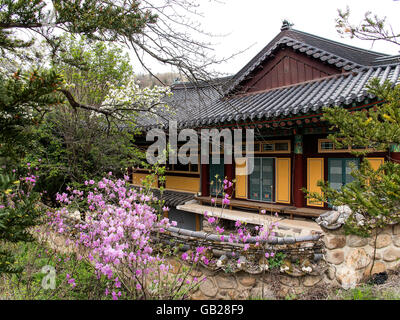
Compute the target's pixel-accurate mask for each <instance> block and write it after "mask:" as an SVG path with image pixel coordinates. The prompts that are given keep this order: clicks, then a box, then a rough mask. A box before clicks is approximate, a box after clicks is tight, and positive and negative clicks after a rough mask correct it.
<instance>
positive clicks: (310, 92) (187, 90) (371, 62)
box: [140, 29, 400, 128]
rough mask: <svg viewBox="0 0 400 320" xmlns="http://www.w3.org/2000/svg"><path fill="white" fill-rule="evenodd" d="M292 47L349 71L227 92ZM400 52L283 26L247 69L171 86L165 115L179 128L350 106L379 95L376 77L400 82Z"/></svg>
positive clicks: (148, 124) (155, 123) (161, 123)
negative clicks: (372, 88) (374, 89)
mask: <svg viewBox="0 0 400 320" xmlns="http://www.w3.org/2000/svg"><path fill="white" fill-rule="evenodd" d="M281 45H284V46H288V47H292V48H294V49H295V50H299V51H301V52H304V53H305V54H307V55H311V56H313V57H314V58H317V59H320V60H322V61H325V62H327V63H329V64H334V65H336V66H338V67H342V68H344V69H345V70H348V71H347V72H346V73H340V74H336V75H332V76H328V77H324V78H320V79H315V80H311V81H307V82H303V83H297V84H292V85H289V86H286V87H279V88H273V89H269V90H266V91H259V92H253V93H248V94H245V95H232V96H229V95H227V93H228V92H231V91H232V90H233V88H235V86H236V85H237V84H238V83H240V82H241V81H242V80H243V79H244V78H245V77H246V76H247V75H248V74H249V73H251V72H252V70H254V68H256V67H257V65H259V64H260V63H262V61H264V59H266V58H267V57H268V56H269V55H270V54H271V53H272V52H273V51H274V50H275V48H277V46H281ZM399 76H400V56H389V55H386V54H382V53H377V52H373V51H369V50H364V49H360V48H356V47H352V46H348V45H345V44H341V43H338V42H335V41H331V40H328V39H324V38H321V37H317V36H314V35H310V34H307V33H304V32H301V31H297V30H293V29H287V30H283V31H281V32H280V33H279V34H278V36H277V37H275V39H274V40H272V41H271V42H270V43H269V44H268V45H267V46H266V47H265V48H264V49H263V50H261V51H260V53H259V54H258V55H256V56H255V57H254V58H253V59H252V60H251V61H250V62H249V63H248V64H247V65H246V66H245V67H244V68H242V70H240V71H239V72H238V73H237V74H236V75H235V76H233V77H231V78H224V79H218V80H217V81H215V82H214V83H212V84H211V85H207V84H203V85H200V86H198V85H197V86H194V85H190V84H188V83H180V84H178V85H175V86H173V87H172V91H173V93H174V95H173V96H172V97H171V98H169V100H167V101H166V102H167V103H168V104H169V105H170V106H171V111H172V112H171V113H166V114H165V118H167V119H169V120H177V122H178V127H179V128H196V127H197V128H198V127H205V126H210V125H215V124H217V123H224V122H225V123H226V122H231V123H232V122H233V123H235V122H243V121H257V120H272V119H274V118H282V117H285V118H288V117H291V116H295V115H302V114H307V113H312V112H316V111H318V110H320V109H321V108H322V107H323V106H334V105H343V106H344V105H348V104H351V103H353V102H362V101H363V100H365V99H366V98H370V99H372V98H374V97H373V96H372V95H371V94H370V93H368V92H367V84H368V82H369V81H370V80H371V79H373V78H379V79H380V81H381V82H383V81H385V80H389V81H391V82H392V83H394V84H398V83H399V82H400V79H399ZM140 124H141V125H142V126H143V127H146V128H152V127H156V126H159V127H160V126H162V127H164V128H166V127H168V123H167V122H166V121H165V119H158V120H157V121H155V120H154V119H150V118H146V119H144V120H143V121H142V120H140Z"/></svg>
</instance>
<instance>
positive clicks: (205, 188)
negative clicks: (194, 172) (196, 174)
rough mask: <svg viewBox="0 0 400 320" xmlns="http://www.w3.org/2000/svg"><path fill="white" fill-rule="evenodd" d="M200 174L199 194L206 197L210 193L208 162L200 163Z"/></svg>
mask: <svg viewBox="0 0 400 320" xmlns="http://www.w3.org/2000/svg"><path fill="white" fill-rule="evenodd" d="M200 175H201V196H202V197H208V196H209V195H210V172H209V166H208V164H201V165H200Z"/></svg>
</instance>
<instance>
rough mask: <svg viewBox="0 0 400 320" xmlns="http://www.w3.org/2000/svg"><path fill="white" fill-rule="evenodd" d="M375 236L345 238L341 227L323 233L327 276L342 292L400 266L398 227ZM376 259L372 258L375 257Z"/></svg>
mask: <svg viewBox="0 0 400 320" xmlns="http://www.w3.org/2000/svg"><path fill="white" fill-rule="evenodd" d="M377 234H378V235H377V237H375V236H372V237H369V238H362V237H359V236H355V235H347V236H346V235H345V234H344V231H343V229H342V228H340V229H338V230H325V236H324V243H325V247H326V255H325V259H326V261H327V262H328V263H329V264H330V268H329V269H328V276H329V278H330V280H332V281H333V282H337V284H339V285H340V286H342V287H343V288H344V289H348V288H353V287H355V286H356V285H357V284H358V283H360V282H362V281H365V280H366V279H367V278H369V277H370V276H371V275H374V274H377V273H381V272H385V271H389V270H396V269H397V268H398V267H399V265H400V260H399V259H400V225H395V226H388V227H386V228H384V229H383V230H378V231H377ZM374 257H375V258H374Z"/></svg>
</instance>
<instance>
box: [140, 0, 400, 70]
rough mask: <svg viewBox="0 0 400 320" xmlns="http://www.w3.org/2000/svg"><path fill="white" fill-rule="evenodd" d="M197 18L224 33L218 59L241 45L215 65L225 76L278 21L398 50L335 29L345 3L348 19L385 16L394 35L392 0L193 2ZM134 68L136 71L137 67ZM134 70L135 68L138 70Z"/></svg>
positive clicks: (398, 24) (396, 10)
mask: <svg viewBox="0 0 400 320" xmlns="http://www.w3.org/2000/svg"><path fill="white" fill-rule="evenodd" d="M198 1H199V4H200V7H199V11H200V12H202V13H203V18H199V19H198V21H199V22H200V23H201V25H202V28H203V29H204V30H205V31H209V32H211V33H214V34H225V35H226V36H224V37H218V38H214V39H213V40H212V41H213V42H214V43H215V45H214V46H213V48H214V53H215V54H216V55H217V56H219V57H227V56H230V55H231V54H232V53H234V52H239V51H241V50H244V49H246V48H249V47H250V48H249V49H247V50H246V51H245V52H244V53H242V54H240V55H239V56H236V57H235V58H233V59H231V60H230V61H229V62H228V63H225V64H221V65H216V66H215V70H216V71H218V72H222V73H225V74H234V73H236V72H238V71H239V70H240V69H241V68H242V67H243V66H244V65H245V64H246V63H247V62H248V61H249V60H250V59H252V58H253V57H254V56H255V55H256V54H257V53H258V52H259V51H260V50H261V49H262V48H263V47H264V46H266V45H267V44H268V42H269V41H271V40H272V39H273V38H274V37H275V36H276V35H277V34H278V33H279V32H280V28H281V25H282V20H284V19H287V20H289V21H290V22H292V23H294V26H293V28H294V29H297V30H300V31H304V32H308V33H311V34H315V35H318V36H321V37H324V38H328V39H331V40H334V41H339V42H342V43H346V44H349V45H353V46H356V47H361V48H364V49H369V50H373V51H378V52H383V53H388V54H398V53H399V52H400V46H396V45H391V44H389V43H387V42H375V44H373V43H372V42H370V41H363V40H358V39H349V38H342V37H341V35H340V34H338V33H337V31H336V28H335V25H336V23H335V19H336V18H337V16H338V14H337V9H345V8H346V6H349V8H350V11H351V16H350V21H352V23H354V24H358V23H359V22H361V21H362V18H363V16H364V14H365V12H367V11H371V12H372V13H374V14H377V15H378V16H380V17H387V22H389V23H390V24H391V25H392V27H393V30H395V31H397V32H398V33H400V19H398V17H399V16H400V15H399V14H400V1H393V0H334V1H327V0H302V1H299V0H278V1H270V0H218V2H215V1H210V0H198ZM152 70H153V72H170V71H172V69H171V67H165V66H162V65H159V64H152ZM137 71H139V70H137ZM139 72H140V71H139Z"/></svg>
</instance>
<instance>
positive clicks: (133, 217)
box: [49, 176, 202, 299]
mask: <svg viewBox="0 0 400 320" xmlns="http://www.w3.org/2000/svg"><path fill="white" fill-rule="evenodd" d="M127 180H128V177H125V179H124V180H122V179H119V180H116V181H114V180H112V178H111V177H110V176H109V177H105V178H103V179H102V180H100V181H98V182H97V183H96V184H95V183H94V182H93V181H88V184H91V185H93V191H89V192H88V194H87V195H84V193H83V192H82V191H80V190H71V189H70V190H68V193H62V194H58V195H57V200H58V201H59V202H60V204H61V205H62V207H61V208H60V209H58V210H56V211H55V212H54V213H50V212H49V218H50V219H51V222H50V224H51V225H52V226H53V227H54V229H55V230H56V231H57V232H58V233H62V234H65V235H67V236H68V237H71V235H72V233H71V231H72V230H73V229H76V230H78V234H77V237H76V239H75V240H74V241H75V244H76V246H77V247H84V248H85V249H86V250H85V255H82V258H85V259H88V260H89V261H90V262H91V263H92V264H93V265H94V267H95V270H96V274H97V275H98V276H99V277H100V276H102V275H103V276H105V277H106V278H107V280H108V288H107V290H106V291H105V294H106V295H111V296H112V298H113V299H118V298H120V297H123V298H130V299H149V298H151V299H154V298H160V299H171V298H184V297H185V295H186V294H187V292H188V291H190V290H191V289H192V288H194V287H195V286H197V285H198V282H199V280H198V279H193V281H190V280H189V279H188V277H187V275H188V271H189V270H183V273H184V274H183V275H179V276H176V277H172V276H171V274H170V269H171V266H170V264H169V263H168V261H167V259H166V258H167V257H166V255H165V254H162V253H161V252H160V251H159V250H158V249H159V248H160V246H158V244H156V243H154V242H153V241H152V236H153V234H154V233H157V232H159V233H162V232H165V230H166V229H167V228H168V227H170V226H176V222H170V221H169V220H168V219H167V218H162V215H161V212H158V211H157V210H156V209H155V208H157V207H159V206H158V204H159V201H158V199H157V198H155V197H153V195H152V194H151V193H147V194H146V193H143V192H141V190H139V191H138V190H136V189H134V188H131V187H129V186H128V185H127ZM82 199H85V200H86V202H87V205H88V211H87V212H86V221H85V222H82V223H78V224H76V225H74V226H72V228H71V226H68V224H67V223H66V220H65V217H68V216H71V213H73V211H72V210H76V208H77V207H78V206H79V203H80V202H81V201H82ZM71 209H72V210H71ZM163 209H164V210H166V209H167V208H165V207H164V208H163ZM164 253H168V252H167V251H166V250H164ZM201 253H202V252H199V253H198V258H200V259H201ZM124 294H125V295H126V296H123V295H124Z"/></svg>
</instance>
